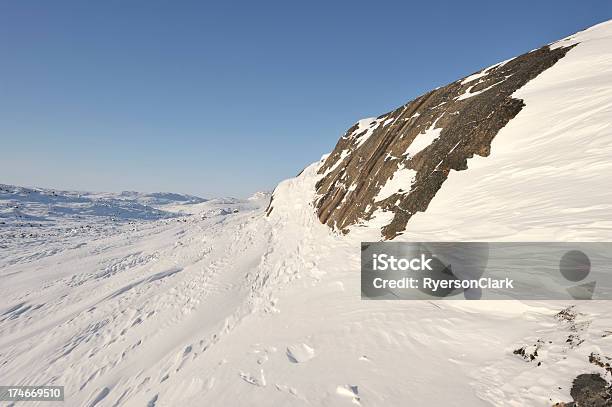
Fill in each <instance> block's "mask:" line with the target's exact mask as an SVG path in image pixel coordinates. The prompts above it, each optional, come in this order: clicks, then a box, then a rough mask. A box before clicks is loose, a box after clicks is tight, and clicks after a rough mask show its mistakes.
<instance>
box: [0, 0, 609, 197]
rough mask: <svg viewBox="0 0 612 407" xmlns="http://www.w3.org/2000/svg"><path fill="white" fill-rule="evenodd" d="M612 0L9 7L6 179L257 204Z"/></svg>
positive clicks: (1, 84)
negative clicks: (362, 130) (380, 121)
mask: <svg viewBox="0 0 612 407" xmlns="http://www.w3.org/2000/svg"><path fill="white" fill-rule="evenodd" d="M610 18H612V1H609V0H602V1H577V0H575V1H560V0H554V1H541V0H539V1H535V0H531V1H516V0H514V1H503V2H501V1H491V0H488V1H418V2H409V1H401V2H385V1H370V2H359V1H314V0H312V1H279V2H268V1H244V2H236V1H215V2H212V1H211V2H207V1H199V2H195V1H194V2H191V1H154V0H146V1H123V0H116V1H113V0H111V1H108V0H104V1H95V2H94V1H74V2H68V1H47V0H44V1H28V0H23V1H9V0H0V183H11V184H18V185H27V186H43V187H53V188H65V189H84V190H94V191H100V190H101V191H121V190H127V189H130V190H140V191H149V192H153V191H172V192H184V193H193V194H197V195H201V196H204V197H212V196H221V195H223V196H228V195H232V196H247V195H249V194H250V193H251V192H254V191H257V190H263V189H272V188H273V187H274V186H275V184H276V183H277V182H278V181H280V180H282V179H285V178H288V177H291V176H294V175H295V174H297V173H298V172H299V171H300V170H301V169H302V168H303V167H304V166H306V165H307V164H309V163H311V162H313V161H316V160H318V159H319V158H320V156H321V155H322V154H324V153H326V152H329V151H330V150H331V149H332V148H333V146H334V145H335V143H336V141H337V139H338V137H339V136H340V135H341V134H342V133H343V132H344V131H345V130H346V129H347V128H348V127H349V126H350V125H351V124H352V123H354V122H355V121H356V120H358V119H360V118H362V117H369V116H378V115H380V114H382V113H384V112H386V111H389V110H391V109H394V108H395V107H397V106H399V105H401V104H403V103H405V102H407V101H408V100H410V99H412V98H414V97H415V96H418V95H419V94H421V93H423V92H426V91H428V90H430V89H431V88H433V87H436V86H440V85H444V84H446V83H448V82H451V81H454V80H456V79H458V78H459V77H462V76H465V75H467V74H470V73H472V72H474V71H476V70H479V69H480V68H482V67H484V66H488V65H491V64H493V63H496V62H498V61H500V60H503V59H507V58H509V57H512V56H515V55H517V54H520V53H523V52H526V51H529V50H531V49H533V48H536V47H538V46H541V45H543V44H545V43H548V42H551V41H553V40H556V39H559V38H561V37H564V36H567V35H569V34H572V33H573V32H575V31H578V30H581V29H583V28H586V27H588V26H590V25H593V24H595V23H598V22H601V21H605V20H607V19H610Z"/></svg>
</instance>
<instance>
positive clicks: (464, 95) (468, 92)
mask: <svg viewBox="0 0 612 407" xmlns="http://www.w3.org/2000/svg"><path fill="white" fill-rule="evenodd" d="M501 82H503V81H500V82H496V83H494V84H493V85H490V86H487V87H486V88H484V89H481V90H479V91H476V92H472V88H473V87H474V86H476V85H474V86H470V87H469V88H467V89H466V91H465V92H464V93H462V94H461V95H459V96H458V97H457V100H465V99H469V98H471V97H472V96H476V95H480V94H481V93H483V92H486V91H488V90H489V89H491V88H492V87H493V86H495V85H499V84H500V83H501Z"/></svg>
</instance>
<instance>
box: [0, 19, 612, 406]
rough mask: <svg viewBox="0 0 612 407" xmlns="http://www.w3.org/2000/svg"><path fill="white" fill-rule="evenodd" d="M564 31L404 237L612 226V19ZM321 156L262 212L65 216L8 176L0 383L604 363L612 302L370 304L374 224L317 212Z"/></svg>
mask: <svg viewBox="0 0 612 407" xmlns="http://www.w3.org/2000/svg"><path fill="white" fill-rule="evenodd" d="M571 41H574V42H578V43H579V44H578V45H577V46H576V47H575V48H573V49H572V50H571V51H569V53H568V54H567V56H566V57H565V58H563V59H562V60H561V61H559V62H558V63H557V64H556V65H555V66H553V67H552V68H551V69H549V70H547V71H546V72H544V73H543V74H542V75H541V76H539V77H538V78H536V79H535V80H533V81H532V82H530V83H528V84H527V85H526V86H525V87H524V88H522V89H521V90H519V91H518V92H517V94H516V97H520V98H522V99H524V100H525V104H526V107H525V108H524V109H523V110H522V111H521V112H520V113H519V115H518V116H517V117H516V118H515V119H513V120H512V121H511V122H510V123H509V124H508V125H507V126H506V127H505V128H504V129H503V130H502V131H501V132H500V133H499V134H498V135H497V137H496V138H495V140H494V142H493V145H492V152H491V156H490V157H487V158H479V157H478V158H474V159H472V160H470V161H469V163H468V166H469V169H468V170H467V171H462V172H456V173H452V174H451V175H450V176H449V179H448V181H447V182H446V183H445V185H444V188H442V189H441V190H440V191H439V192H438V194H437V195H436V197H435V199H434V200H433V201H432V203H431V205H430V207H429V208H428V210H427V212H425V213H419V214H417V215H415V216H414V217H413V219H412V220H411V221H410V223H409V224H408V230H407V232H406V233H405V234H404V235H402V236H399V237H398V238H397V239H396V240H400V241H401V240H415V241H428V240H429V241H433V240H445V241H449V240H488V241H496V240H497V241H503V240H526V241H530V240H543V241H548V240H568V241H571V240H581V241H584V240H593V241H595V240H598V241H610V240H612V221H610V219H612V195H611V194H610V187H609V186H610V185H612V168H611V167H612V161H611V160H610V157H611V154H612V134H611V133H612V122H611V120H610V118H612V87H611V86H602V83H604V84H610V83H612V53H611V51H610V50H612V23H605V24H602V25H600V26H596V27H594V28H591V29H590V30H587V31H585V32H582V33H578V34H577V35H575V36H573V37H572V38H571V39H569V40H568V41H565V42H566V43H567V42H571ZM368 123H371V122H368ZM320 165H321V161H319V162H316V163H314V164H312V165H310V166H309V167H307V168H306V169H305V170H304V171H303V172H302V173H301V174H300V175H299V176H297V177H296V178H293V179H289V180H286V181H284V182H282V183H281V184H280V185H279V186H278V187H277V188H276V190H275V191H274V195H273V199H272V206H271V211H269V215H267V211H266V209H267V207H268V203H269V199H270V196H269V195H268V194H258V195H256V196H255V197H254V198H253V199H249V200H234V199H218V200H209V201H201V202H200V201H198V202H184V201H183V202H179V201H174V202H172V200H168V201H166V202H163V203H160V202H155V203H153V202H148V203H142V202H139V201H138V199H137V198H130V199H131V200H129V202H123V203H122V202H114V201H113V203H112V205H111V206H112V208H113V209H112V211H111V212H110V213H109V212H105V211H101V212H96V211H94V213H93V214H92V213H91V211H90V209H88V208H90V204H89V203H86V204H83V205H81V204H80V203H78V202H76V203H75V202H70V203H69V204H66V207H70V208H72V210H71V212H70V216H68V215H66V213H65V212H66V211H64V212H61V213H58V212H57V211H56V212H54V211H53V209H51V215H50V214H49V204H48V203H45V204H43V205H42V206H40V205H39V204H38V203H36V202H32V201H31V200H30V201H28V200H27V199H26V198H24V197H21V198H19V197H16V195H18V194H15V193H14V192H10V191H7V192H6V193H5V194H4V195H2V196H1V198H2V202H1V203H3V204H5V208H6V209H5V210H4V211H3V212H0V213H2V214H3V215H2V216H3V218H2V221H3V222H5V223H4V224H0V245H1V246H2V247H1V251H0V282H1V283H0V383H3V384H11V385H43V384H47V385H51V384H54V385H63V386H65V389H66V401H65V402H64V405H66V406H200V405H206V406H302V405H303V406H342V405H347V406H349V405H353V406H354V405H361V406H383V405H384V406H399V405H416V406H420V405H427V406H455V405H469V406H551V405H552V404H554V403H555V402H559V401H570V400H571V397H570V395H569V390H570V388H571V382H572V380H573V379H574V377H575V376H576V375H578V374H580V373H591V372H597V373H601V374H602V375H605V374H606V372H605V370H604V369H603V368H601V367H599V366H596V365H594V364H592V363H590V362H589V356H590V355H591V354H592V353H594V354H599V355H607V356H610V357H612V305H611V304H610V303H609V302H595V301H588V302H576V303H569V302H519V301H488V302H485V301H474V302H464V301H447V302H428V301H362V300H361V299H360V298H361V297H360V275H359V257H360V256H359V255H360V245H359V243H360V242H361V241H371V240H378V239H380V229H379V227H380V224H377V223H376V222H372V223H370V224H366V225H361V226H359V227H355V228H353V230H351V232H350V233H349V234H348V235H338V234H336V233H334V232H333V231H331V230H330V229H329V228H328V227H327V226H325V225H322V224H321V223H320V222H319V220H318V219H317V217H316V215H315V212H314V208H313V204H312V202H313V199H314V193H315V183H316V181H317V180H318V179H319V177H320V175H318V174H317V170H318V168H319V166H320ZM64 195H66V194H64ZM9 201H10V202H9ZM16 201H19V202H16ZM11 205H13V207H11ZM15 205H17V206H18V208H15V207H14V206H15ZM20 205H21V206H20ZM139 205H140V206H139ZM52 206H53V205H52ZM126 206H127V207H128V208H130V210H129V211H122V210H119V209H116V208H124V207H126ZM16 211H17V212H16ZM134 211H136V212H134ZM16 213H18V215H22V216H23V215H24V214H26V215H28V216H32V218H28V219H27V221H24V220H23V218H18V216H15V214H16ZM118 214H119V215H118ZM144 214H146V216H145V215H144ZM5 215H6V216H5ZM120 215H121V216H120ZM381 215H382V216H381V221H384V214H381ZM29 223H32V224H33V225H28V224H29ZM36 224H38V225H36ZM87 225H89V227H87ZM82 229H84V230H82ZM75 230H76V231H75ZM47 231H51V232H50V233H47ZM572 307H573V308H572ZM562 310H567V311H566V312H565V313H563V314H561V315H558V313H559V312H560V311H562ZM568 315H569V316H568ZM521 348H523V349H524V352H523V353H524V354H527V355H533V354H534V352H535V351H537V356H534V358H533V359H531V358H530V357H524V356H522V355H520V354H515V351H516V350H517V349H521ZM605 377H606V378H607V379H608V380H609V379H610V375H609V374H608V375H607V376H605ZM23 404H24V403H16V405H23ZM27 405H57V403H42V402H41V403H36V402H29V403H27Z"/></svg>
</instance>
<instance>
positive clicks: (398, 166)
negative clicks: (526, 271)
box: [314, 22, 612, 239]
mask: <svg viewBox="0 0 612 407" xmlns="http://www.w3.org/2000/svg"><path fill="white" fill-rule="evenodd" d="M611 70H612V23H611V22H606V23H602V24H599V25H597V26H594V27H591V28H589V29H587V30H584V31H581V32H579V33H576V34H574V35H572V36H570V37H567V38H566V39H563V40H560V41H557V42H555V43H553V44H551V45H550V46H544V47H542V48H540V49H537V50H533V51H530V52H528V53H526V54H523V55H520V56H518V57H515V58H511V59H508V60H506V61H503V62H500V63H498V64H495V65H492V66H490V67H487V68H485V69H483V70H481V71H480V72H477V73H474V74H472V75H470V76H468V77H466V78H464V79H462V80H461V79H460V80H458V81H455V82H453V83H451V84H449V85H447V86H445V87H442V88H438V89H436V90H433V91H431V92H429V93H427V94H425V95H422V96H420V97H418V98H417V99H415V100H413V101H411V102H409V103H407V104H406V105H404V106H402V107H400V108H398V109H396V110H395V111H393V112H390V113H386V114H383V115H381V116H380V117H378V118H376V119H364V120H361V121H359V122H358V123H357V124H355V125H354V126H353V127H351V129H349V130H348V131H347V134H346V135H345V136H343V137H342V138H341V139H340V140H339V141H338V144H337V145H336V148H335V149H334V151H332V152H331V153H330V154H329V156H328V157H327V158H326V160H325V161H324V163H323V165H322V166H321V168H320V170H319V173H320V175H321V179H320V180H318V182H317V192H316V195H315V197H314V200H315V202H316V208H317V213H318V216H319V219H320V220H321V222H323V223H325V224H327V225H328V226H330V227H332V228H334V229H336V230H339V231H342V232H343V233H348V232H349V231H352V230H354V228H355V227H357V226H359V227H364V226H368V225H370V224H371V225H370V226H374V225H376V226H375V227H377V228H378V227H380V226H381V225H380V224H379V222H380V220H381V219H383V218H384V219H387V223H386V224H385V225H382V226H383V227H382V237H383V238H386V239H389V238H394V237H396V236H398V235H401V234H403V233H407V234H413V233H414V234H422V231H423V228H424V227H425V224H428V225H430V227H432V225H439V226H436V227H439V228H440V229H439V232H440V233H441V234H444V233H446V232H447V230H448V222H449V220H450V219H455V218H456V219H458V220H457V222H461V227H467V225H468V222H464V221H463V220H460V219H464V218H463V217H461V216H457V215H456V214H457V211H456V209H457V208H456V202H457V200H461V202H465V203H464V204H463V205H462V206H461V209H460V210H461V211H465V212H469V213H470V214H469V215H467V214H466V215H467V216H470V219H472V221H471V222H470V223H469V224H470V225H472V227H476V226H477V225H479V224H481V219H482V216H483V215H482V214H483V213H488V212H491V213H496V215H495V216H496V217H500V216H502V214H500V213H499V210H498V208H499V207H501V206H504V207H513V208H515V210H513V211H510V212H508V211H504V212H503V216H504V218H505V220H504V225H505V227H504V228H501V229H500V228H499V227H493V226H492V225H489V226H488V227H487V228H486V230H487V231H489V232H490V233H491V234H493V235H494V236H506V237H508V238H511V236H518V234H523V233H525V230H526V229H530V230H532V233H534V236H536V235H538V234H540V235H541V236H542V237H543V238H544V236H546V235H548V233H539V232H535V229H537V228H541V227H543V224H542V225H539V224H538V222H534V221H530V222H527V221H526V219H527V218H529V219H533V218H534V217H535V218H541V219H542V220H543V221H542V223H544V219H549V220H550V221H549V222H547V223H550V225H549V226H546V227H550V228H555V229H557V230H558V231H559V232H560V233H561V234H551V236H555V237H556V238H559V239H562V238H567V237H568V236H583V237H590V236H591V234H592V232H591V231H590V230H591V229H589V228H588V227H586V224H587V223H588V224H590V223H591V221H589V219H596V222H597V225H599V226H604V227H606V228H608V227H609V225H608V224H607V220H606V219H608V218H609V215H610V213H609V211H608V212H606V211H607V209H606V210H604V209H602V208H608V207H609V206H610V204H611V197H610V196H609V194H608V193H607V191H606V190H605V188H604V187H603V185H607V184H612V179H610V176H609V174H612V172H610V171H603V172H602V168H607V166H608V165H609V164H610V157H611V155H610V149H611V145H612V141H611V139H610V137H609V131H608V130H609V127H610V126H611V125H612V123H611V119H610V117H612V114H611V113H610V107H609V106H610V103H611V102H612V93H611V92H610V89H611V87H610V86H607V85H606V84H609V83H611V79H610V71H611ZM561 107H562V108H561ZM383 123H384V125H383ZM544 123H546V124H545V125H544ZM518 146H520V150H518V149H517V147H518ZM578 146H582V147H578ZM519 151H520V154H519ZM544 162H545V163H548V164H547V165H543V164H542V163H544ZM595 163H596V164H595ZM481 166H482V167H483V168H486V169H483V170H479V167H481ZM553 168H554V169H555V170H553ZM407 170H412V171H414V173H411V176H406V177H401V176H395V175H394V174H396V173H397V172H400V171H402V172H406V171H407ZM585 173H589V174H590V175H589V176H588V177H586V176H584V174H585ZM518 174H530V175H531V176H532V177H530V178H525V177H520V176H519V175H518ZM519 178H521V179H522V180H523V183H522V184H520V185H519V184H517V180H518V179H519ZM399 179H405V181H403V182H405V184H397V182H396V180H399ZM459 179H461V180H462V181H461V182H462V184H461V187H459V186H458V184H457V182H459V181H455V180H459ZM527 179H528V180H529V183H525V182H524V181H525V180H527ZM563 180H564V181H563ZM447 183H448V184H447ZM389 185H393V188H394V191H390V190H389ZM475 185H478V188H477V189H476V188H475ZM509 185H512V188H508V186H509ZM532 185H534V186H532ZM535 185H537V187H536V186H535ZM467 191H470V194H469V195H468V194H467ZM581 191H589V193H588V194H584V193H582V192H581ZM591 191H594V192H591ZM496 195H500V196H504V199H499V198H494V197H496ZM381 196H384V197H385V199H381ZM440 196H442V198H440ZM526 196H528V197H531V198H525V197H526ZM536 197H540V198H541V199H537V198H536ZM485 200H486V201H487V204H486V205H485V204H483V202H484V201H485ZM586 200H588V202H591V204H588V203H587V202H586ZM468 201H471V204H469V205H468V204H467V202H468ZM451 203H452V204H451ZM551 205H552V206H551ZM586 207H591V208H592V209H593V212H590V210H587V209H581V210H580V214H578V212H576V210H577V208H586ZM442 208H444V209H442ZM476 208H478V209H476ZM551 210H554V212H553V213H555V216H558V217H562V218H565V217H566V216H569V215H568V214H572V215H571V216H573V218H574V219H577V220H576V225H575V227H574V228H573V230H571V231H570V230H567V226H564V227H563V228H565V230H563V231H561V230H559V229H562V228H561V227H554V226H553V225H552V223H553V221H552V219H553V217H551V215H550V211H551ZM441 211H443V213H441ZM433 213H435V215H433ZM589 213H590V214H589ZM383 214H386V215H384V216H382V215H383ZM430 214H431V215H430ZM525 214H528V215H525ZM375 218H376V222H374V219H375ZM484 221H485V222H488V221H490V219H488V218H486V217H485V219H484ZM567 222H570V224H571V220H569V219H568V220H567ZM521 225H522V226H521ZM564 225H567V223H566V224H564ZM579 225H582V226H579ZM551 230H552V229H551ZM587 230H589V232H587ZM451 231H452V232H451V233H456V232H455V231H456V229H455V228H451ZM458 235H460V234H458ZM493 235H492V236H493Z"/></svg>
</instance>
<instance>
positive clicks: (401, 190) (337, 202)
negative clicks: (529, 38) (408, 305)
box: [315, 46, 571, 239]
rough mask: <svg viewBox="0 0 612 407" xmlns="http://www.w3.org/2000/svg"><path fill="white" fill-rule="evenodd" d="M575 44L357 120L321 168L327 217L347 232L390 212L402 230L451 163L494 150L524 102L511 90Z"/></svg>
mask: <svg viewBox="0 0 612 407" xmlns="http://www.w3.org/2000/svg"><path fill="white" fill-rule="evenodd" d="M570 48H571V46H570V47H556V48H554V49H553V48H551V47H548V46H545V47H542V48H539V49H537V50H534V51H531V52H529V53H526V54H524V55H521V56H519V57H516V58H514V59H511V60H508V61H505V62H501V63H499V64H497V65H494V66H491V67H489V68H486V69H484V70H482V71H480V72H478V73H475V74H473V75H470V76H468V77H466V78H464V79H462V80H458V81H456V82H453V83H451V84H449V85H447V86H444V87H442V88H438V89H435V90H433V91H431V92H429V93H426V94H424V95H422V96H420V97H418V98H416V99H415V100H413V101H411V102H409V103H407V104H406V105H404V106H402V107H400V108H398V109H396V110H394V111H392V112H390V113H387V114H384V115H382V116H379V117H378V118H375V119H374V118H373V119H365V120H361V121H359V122H358V123H356V124H355V125H354V126H353V127H351V128H350V129H349V130H348V131H347V132H346V134H345V135H344V136H343V137H342V138H341V139H340V140H339V142H338V143H337V145H336V147H335V148H334V150H333V152H332V153H331V154H330V155H329V156H328V157H327V158H326V160H325V161H324V163H323V164H322V166H321V167H320V169H319V174H320V175H321V179H320V181H319V182H318V183H317V185H316V189H317V196H316V198H315V206H316V209H317V214H318V217H319V219H320V220H321V222H323V223H325V224H327V225H329V226H330V227H333V228H336V229H337V230H339V231H342V232H343V233H346V232H348V228H349V227H350V226H352V225H355V224H358V223H360V222H366V221H368V220H370V219H372V218H373V217H375V216H376V215H377V214H378V213H380V212H381V211H383V212H391V213H392V215H393V219H392V220H391V221H390V223H388V224H387V225H386V226H384V227H383V229H382V235H383V237H384V238H386V239H392V238H394V237H395V236H397V235H398V234H401V233H402V232H403V231H404V230H405V229H406V226H407V223H408V221H409V219H410V218H411V216H412V215H414V214H415V213H416V212H423V211H425V210H426V209H427V207H428V205H429V203H430V202H431V200H432V199H433V198H434V196H435V195H436V192H437V191H438V190H439V189H440V188H441V186H442V184H443V183H444V181H445V180H446V179H447V177H448V174H449V172H450V171H451V170H456V171H461V170H466V169H467V167H468V166H467V160H468V159H469V158H471V157H473V156H474V155H479V156H485V157H486V156H488V155H489V152H490V148H491V141H492V140H493V138H494V137H495V136H496V134H497V133H498V131H499V130H500V129H501V128H503V127H504V126H505V125H506V124H507V123H508V122H509V121H510V120H511V119H512V118H514V117H515V116H516V115H517V114H518V113H519V112H520V110H521V109H522V108H523V106H524V103H523V101H522V100H520V99H516V98H513V97H512V94H513V93H514V92H515V91H516V90H518V89H520V88H521V87H523V86H524V85H525V84H526V83H527V82H528V81H530V80H531V79H533V78H535V77H536V76H538V75H539V74H541V73H542V72H543V71H545V70H546V69H548V68H550V67H551V66H552V65H554V64H555V63H556V62H557V61H558V60H559V59H561V58H563V57H564V56H565V54H566V53H567V52H568V51H569V49H570Z"/></svg>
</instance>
